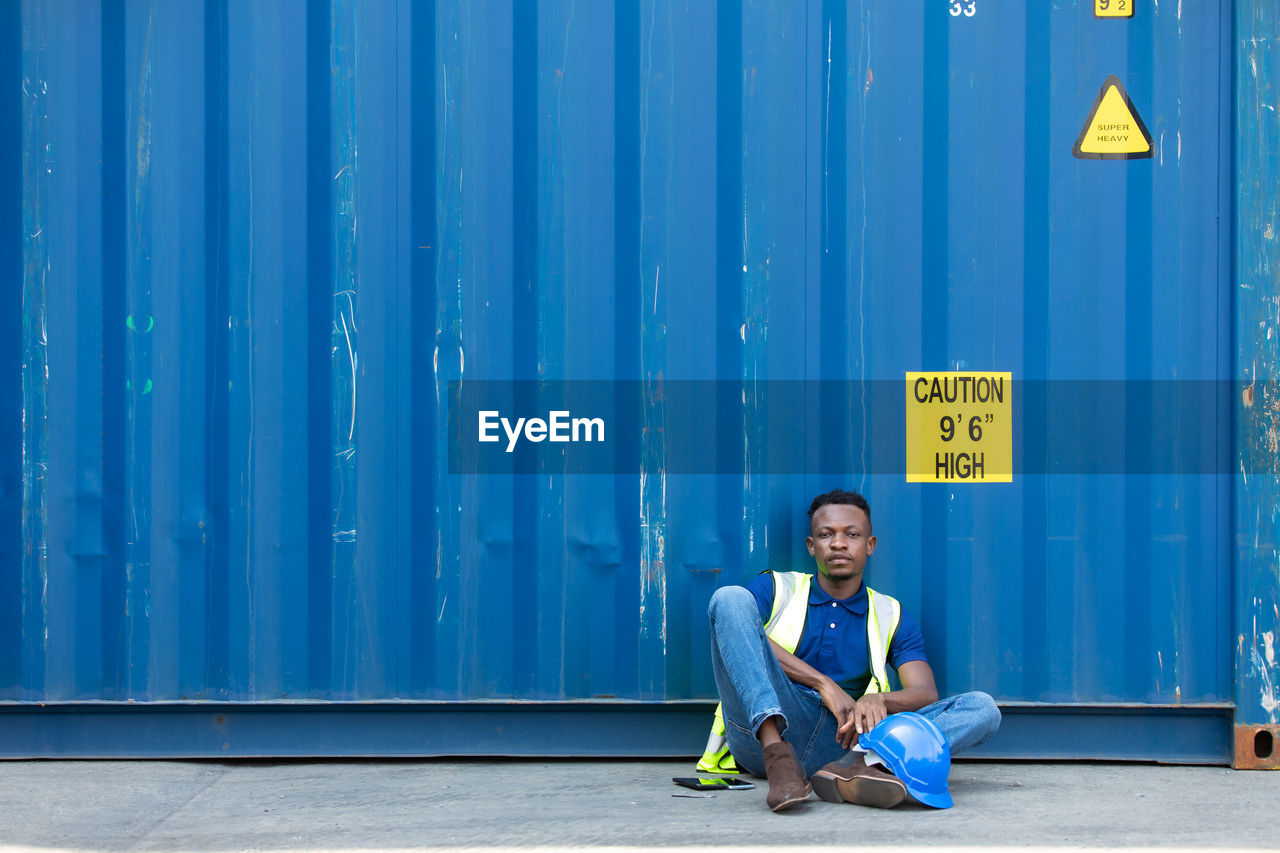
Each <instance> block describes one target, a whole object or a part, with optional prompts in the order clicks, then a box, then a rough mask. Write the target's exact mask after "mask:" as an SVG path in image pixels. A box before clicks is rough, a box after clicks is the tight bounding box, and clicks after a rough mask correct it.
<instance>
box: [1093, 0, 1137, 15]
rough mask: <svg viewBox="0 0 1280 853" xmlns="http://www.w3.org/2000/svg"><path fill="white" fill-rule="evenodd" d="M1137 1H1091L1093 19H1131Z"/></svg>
mask: <svg viewBox="0 0 1280 853" xmlns="http://www.w3.org/2000/svg"><path fill="white" fill-rule="evenodd" d="M1135 2H1137V0H1093V16H1094V17H1095V18H1132V17H1133V4H1134V3H1135Z"/></svg>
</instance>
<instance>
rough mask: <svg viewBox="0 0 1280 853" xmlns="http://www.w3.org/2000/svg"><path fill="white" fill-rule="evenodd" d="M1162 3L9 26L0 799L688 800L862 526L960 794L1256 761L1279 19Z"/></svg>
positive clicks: (5, 26)
mask: <svg viewBox="0 0 1280 853" xmlns="http://www.w3.org/2000/svg"><path fill="white" fill-rule="evenodd" d="M1185 6H1186V7H1185V8H1184V4H1180V3H1177V4H1174V3H1164V4H1161V3H1158V2H1156V0H1136V4H1135V13H1134V15H1133V16H1132V17H1131V18H1124V19H1120V18H1102V17H1097V16H1096V15H1095V9H1094V4H1093V3H1088V2H1081V3H1063V4H1045V3H1030V4H1021V3H1010V2H1003V0H961V1H960V2H957V0H927V2H923V3H905V4H903V3H890V2H886V1H885V0H840V1H839V2H837V0H807V2H793V0H720V2H715V3H676V2H669V0H617V2H612V3H610V2H596V3H574V2H572V0H536V2H535V0H507V2H487V0H486V2H464V0H423V2H409V0H397V2H390V3H376V2H357V0H332V2H324V3H306V2H302V0H282V2H278V3H265V4H263V3H254V2H249V0H204V2H202V3H187V2H176V3H174V2H171V3H162V2H155V0H151V2H145V0H103V2H101V3H100V4H90V5H86V4H81V3H69V2H67V0H21V2H9V3H3V4H0V39H2V40H3V42H4V43H3V46H2V47H0V270H3V272H2V273H0V299H2V300H3V303H4V304H5V305H7V306H9V308H10V310H9V311H8V312H6V313H5V315H4V316H7V317H8V318H9V320H8V324H7V328H6V330H5V332H4V333H3V334H0V408H2V410H3V412H4V415H3V417H0V531H3V532H0V754H3V755H9V756H30V755H84V756H92V755H310V754H317V755H335V754H512V753H514V754H565V755H575V754H605V755H608V754H618V755H654V754H677V755H679V754H692V753H695V752H697V751H699V750H700V749H701V745H702V739H703V737H704V736H705V726H706V723H707V713H708V710H709V708H710V705H711V703H712V702H713V701H714V697H715V685H714V681H713V679H712V677H711V671H710V659H709V655H708V651H707V649H708V628H707V621H706V617H705V609H706V604H707V601H708V598H709V597H710V595H711V593H712V592H713V591H714V590H715V589H716V588H718V587H720V586H723V585H726V584H737V583H743V582H745V581H746V580H748V579H749V578H750V577H752V576H753V575H754V574H755V573H757V572H760V571H763V570H766V569H770V568H807V567H811V565H812V564H811V561H810V558H809V557H808V556H807V554H806V552H805V550H804V536H805V534H806V533H807V520H806V518H805V515H804V510H805V509H806V508H807V506H808V502H809V500H810V499H811V498H812V497H813V495H815V494H816V493H818V492H821V491H825V490H827V489H830V488H835V487H846V488H857V489H859V490H861V491H864V492H865V493H866V495H867V496H868V498H869V499H870V501H871V505H872V507H873V513H874V518H875V526H876V534H877V536H878V537H879V540H880V548H879V550H878V551H877V553H876V556H875V557H874V559H873V562H872V564H871V569H870V572H871V582H872V583H873V584H874V585H875V586H876V587H877V588H882V589H885V590H886V591H889V592H891V593H893V594H894V595H896V596H897V597H899V598H900V599H901V600H902V602H903V604H904V605H905V606H906V607H907V608H908V609H909V610H910V611H911V612H912V613H914V614H915V615H916V616H917V617H918V618H919V620H920V622H921V623H922V625H923V628H924V632H925V637H926V640H927V643H928V647H929V652H930V659H931V662H932V664H933V667H934V670H935V672H936V673H937V675H938V679H939V686H940V688H941V689H942V690H943V691H944V692H957V691H961V690H970V689H980V690H985V691H988V692H990V693H991V694H993V695H994V696H995V697H996V698H997V699H998V700H999V701H1000V702H1001V703H1002V706H1003V707H1004V708H1005V711H1006V720H1007V722H1006V726H1005V730H1004V732H1003V733H1002V735H1001V737H1000V738H998V739H997V740H996V741H993V742H992V743H991V744H990V745H989V746H988V747H987V748H986V752H984V753H982V754H986V755H992V756H1016V757H1112V758H1140V759H1156V760H1171V761H1192V762H1223V763H1225V762H1228V761H1231V760H1235V761H1236V762H1237V763H1238V764H1240V765H1241V766H1253V765H1256V764H1258V763H1262V764H1265V763H1266V762H1267V761H1269V760H1270V761H1272V763H1274V758H1270V757H1269V756H1268V755H1264V754H1263V753H1262V751H1261V750H1262V744H1264V743H1265V742H1266V741H1265V738H1264V735H1266V734H1267V733H1268V732H1270V733H1271V734H1275V733H1276V732H1277V729H1276V724H1277V723H1278V722H1280V710H1278V709H1277V699H1278V698H1280V692H1278V690H1277V680H1278V679H1280V665H1278V664H1277V662H1276V659H1275V654H1274V642H1275V634H1276V632H1277V630H1280V611H1277V609H1276V608H1277V603H1278V602H1280V575H1278V574H1277V569H1276V565H1277V560H1276V555H1277V553H1278V549H1280V539H1278V538H1277V530H1278V528H1280V516H1278V513H1280V487H1278V482H1280V481H1278V480H1277V476H1278V475H1280V465H1278V464H1277V462H1276V458H1277V451H1276V435H1277V431H1278V430H1280V403H1278V402H1277V400H1278V399H1280V398H1278V397H1277V386H1276V385H1275V374H1276V372H1277V367H1280V352H1278V350H1277V347H1280V334H1277V332H1280V326H1278V325H1277V323H1278V322H1280V309H1277V307H1276V306H1277V304H1280V281H1277V279H1276V275H1275V270H1276V269H1280V248H1277V242H1276V240H1275V235H1274V231H1275V229H1276V228H1280V221H1277V209H1278V206H1277V197H1276V193H1275V187H1276V186H1277V171H1280V159H1278V158H1280V125H1278V123H1277V116H1276V93H1277V91H1280V64H1277V62H1276V58H1275V56H1274V51H1269V50H1267V49H1266V47H1265V46H1266V45H1267V44H1274V42H1275V39H1276V37H1277V36H1278V35H1280V15H1277V13H1276V11H1275V10H1274V9H1273V8H1271V6H1270V5H1269V4H1267V3H1264V2H1259V0H1244V2H1239V3H1236V4H1234V5H1233V4H1228V3H1225V2H1221V3H1219V2H1213V3H1201V4H1185ZM1260 45H1261V46H1260ZM1113 75H1114V78H1115V80H1116V81H1117V82H1118V84H1119V87H1120V89H1119V91H1123V92H1124V93H1125V94H1126V95H1127V100H1126V101H1124V108H1125V109H1127V110H1129V111H1130V113H1131V114H1132V115H1133V116H1134V117H1135V118H1136V120H1137V122H1138V123H1140V124H1141V125H1143V126H1144V128H1145V131H1146V133H1147V136H1148V137H1149V143H1148V145H1147V149H1146V150H1145V151H1140V152H1138V154H1140V155H1141V156H1136V157H1134V158H1132V159H1095V158H1090V157H1088V156H1085V157H1080V156H1073V146H1075V147H1076V148H1077V149H1079V148H1080V141H1079V140H1080V139H1081V136H1082V129H1083V130H1087V129H1088V127H1090V126H1093V125H1097V124H1100V123H1102V122H1103V119H1102V118H1096V120H1095V117H1094V116H1093V110H1094V108H1095V107H1097V106H1105V107H1106V109H1111V108H1113V107H1112V106H1111V105H1113V104H1114V103H1115V102H1113V101H1108V100H1107V99H1104V98H1103V93H1104V90H1105V86H1104V84H1105V83H1106V81H1108V80H1109V78H1111V77H1112V76H1113ZM1099 115H1100V116H1102V115H1106V114H1105V113H1100V114H1099ZM1135 141H1136V142H1137V145H1138V147H1141V141H1140V140H1135ZM1088 146H1089V143H1086V144H1085V148H1088ZM1083 153H1085V154H1086V155H1087V153H1088V152H1087V151H1085V152H1083ZM911 371H954V372H962V373H963V372H990V371H998V372H1007V373H1009V374H1011V384H1010V386H1009V387H1010V390H1011V395H1013V409H1012V411H1013V438H1012V441H1013V445H1012V447H1013V464H1014V468H1015V472H1014V476H1013V478H1012V482H1009V483H996V482H988V483H968V482H964V483H955V482H951V483H917V482H908V481H907V479H906V477H905V476H904V475H905V469H904V462H903V459H904V456H903V454H904V452H905V451H904V446H903V442H904V440H905V439H904V431H905V425H904V411H903V408H902V405H903V404H902V401H903V397H904V374H905V373H907V372H911ZM477 401H478V402H477ZM494 401H497V402H494ZM566 401H572V402H574V403H577V404H578V405H579V409H578V411H580V412H584V411H587V410H588V409H590V410H591V412H590V413H591V414H600V413H604V414H603V415H602V416H601V419H602V421H603V422H604V423H605V424H606V426H604V427H602V429H607V430H608V433H607V435H608V437H609V438H610V439H611V442H606V445H607V446H602V447H597V448H587V449H581V450H579V449H575V448H570V449H565V448H563V447H553V445H552V443H550V442H547V443H544V444H539V445H536V446H535V445H532V444H526V446H525V447H524V448H522V450H521V452H520V453H513V454H510V455H509V456H508V455H506V454H505V453H504V444H503V442H505V441H506V439H505V438H504V439H503V440H502V442H499V443H497V444H494V445H492V446H487V445H486V446H484V447H482V446H481V444H480V443H479V442H478V441H477V439H476V436H475V432H474V426H473V424H474V420H472V418H474V417H475V413H476V412H477V411H479V410H480V409H482V408H483V407H484V406H489V405H493V406H499V405H500V404H505V405H506V406H507V409H508V410H509V411H511V412H518V413H519V414H520V415H522V416H527V415H530V414H533V413H535V412H547V411H550V410H555V409H556V407H557V406H568V405H569V403H568V402H566ZM481 404H483V406H482V405H481ZM484 410H485V411H487V410H488V409H487V408H484ZM505 413H506V412H505V411H504V414H505ZM495 429H496V427H495ZM496 434H498V433H495V435H496ZM491 450H492V451H493V452H492V453H490V452H489V451H491ZM486 454H487V455H486ZM575 454H587V455H575ZM362 723H368V725H363V724H362ZM442 723H443V725H442ZM1233 729H1234V730H1235V733H1234V734H1233ZM637 730H643V731H644V733H643V734H642V735H635V734H634V732H636V731H637ZM352 732H358V734H352ZM1241 733H1243V738H1244V739H1243V740H1241V739H1240V738H1241V737H1242V735H1241ZM1267 736H1270V735H1267ZM1259 738H1263V739H1261V740H1259ZM1241 744H1244V746H1241ZM1246 747H1247V748H1246ZM1242 750H1243V751H1244V752H1242ZM1249 750H1253V752H1252V753H1250V752H1249ZM1245 753H1248V754H1245Z"/></svg>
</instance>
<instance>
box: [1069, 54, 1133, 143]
mask: <svg viewBox="0 0 1280 853" xmlns="http://www.w3.org/2000/svg"><path fill="white" fill-rule="evenodd" d="M1152 150H1153V149H1152V146H1151V134H1150V133H1147V126H1146V125H1145V124H1143V123H1142V118H1141V117H1140V116H1139V115H1138V111H1137V110H1136V109H1134V108H1133V101H1130V100H1129V93H1128V92H1126V91H1125V90H1124V86H1122V85H1121V84H1120V78H1119V77H1117V76H1116V75H1114V74H1112V75H1111V76H1110V77H1108V78H1107V79H1106V81H1105V82H1104V83H1103V84H1102V91H1100V92H1098V99H1097V100H1096V101H1094V102H1093V109H1092V110H1090V111H1089V118H1088V120H1087V121H1085V123H1084V127H1083V128H1082V129H1081V130H1080V137H1079V138H1078V139H1076V145H1075V147H1074V148H1072V149H1071V153H1072V154H1074V155H1075V156H1076V157H1078V158H1080V159H1081V160H1143V159H1146V158H1149V157H1150V156H1151V154H1152Z"/></svg>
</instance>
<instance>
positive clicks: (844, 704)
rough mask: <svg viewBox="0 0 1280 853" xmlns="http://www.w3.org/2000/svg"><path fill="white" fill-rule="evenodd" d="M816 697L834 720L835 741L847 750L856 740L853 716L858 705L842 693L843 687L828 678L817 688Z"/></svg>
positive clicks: (846, 694)
mask: <svg viewBox="0 0 1280 853" xmlns="http://www.w3.org/2000/svg"><path fill="white" fill-rule="evenodd" d="M818 695H819V696H821V697H822V704H823V705H826V706H827V710H829V711H830V712H831V715H832V716H833V717H835V718H836V740H837V741H838V742H839V743H840V745H841V746H842V747H844V748H845V749H849V748H850V747H852V746H853V744H854V742H855V741H856V740H857V738H858V733H857V732H856V731H855V730H854V725H853V715H854V713H855V711H857V708H858V703H857V702H856V701H854V698H853V697H852V696H850V695H849V694H848V693H846V692H844V688H843V687H841V686H840V685H838V684H836V683H835V682H834V681H832V680H831V679H829V678H828V679H827V680H826V681H825V682H824V683H823V685H822V686H821V687H820V688H818Z"/></svg>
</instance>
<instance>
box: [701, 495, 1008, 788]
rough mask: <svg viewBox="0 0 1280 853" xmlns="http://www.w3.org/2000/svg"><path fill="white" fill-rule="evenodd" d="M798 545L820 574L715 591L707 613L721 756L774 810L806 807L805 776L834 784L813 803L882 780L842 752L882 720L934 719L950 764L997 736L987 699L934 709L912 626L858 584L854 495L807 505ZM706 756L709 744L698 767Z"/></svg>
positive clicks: (864, 538) (860, 562) (994, 711)
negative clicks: (870, 778) (763, 787)
mask: <svg viewBox="0 0 1280 853" xmlns="http://www.w3.org/2000/svg"><path fill="white" fill-rule="evenodd" d="M805 544H806V546H807V547H808V549H809V553H810V555H812V556H813V558H814V560H815V562H816V563H817V568H818V571H817V574H816V575H809V574H807V573H802V572H765V573H763V574H761V575H759V576H758V577H756V578H755V579H754V580H752V581H751V582H750V583H749V584H747V586H746V587H740V586H729V587H723V588H721V589H719V590H717V591H716V593H715V595H713V596H712V597H711V604H710V607H709V615H710V617H711V654H712V666H713V669H714V671H715V678H716V687H717V689H718V690H719V693H720V703H721V707H722V711H723V717H724V728H725V737H726V739H727V748H728V750H729V751H730V752H732V757H733V759H734V761H735V762H736V764H737V766H738V767H739V768H742V769H743V770H746V771H747V772H749V773H752V774H754V775H756V776H766V777H767V778H768V780H769V796H768V803H769V807H770V808H771V809H773V810H774V811H781V810H782V809H785V808H788V807H789V806H792V805H794V804H796V803H798V802H802V801H804V800H805V799H807V798H808V796H809V793H810V791H811V790H812V788H811V786H810V784H809V778H810V777H812V776H816V777H817V778H819V779H824V780H831V782H832V783H833V784H831V785H827V786H826V787H824V788H822V789H820V793H821V791H822V790H828V791H830V790H834V782H835V781H837V780H848V779H851V778H852V777H854V776H856V775H858V774H866V773H872V774H879V773H883V771H881V770H878V769H870V768H867V767H866V765H865V764H864V763H863V762H862V759H861V754H860V753H851V752H849V750H850V747H852V746H853V745H854V744H855V743H856V741H857V738H858V737H859V736H860V735H861V734H863V733H864V732H868V731H870V730H871V729H872V728H873V727H874V726H875V725H876V724H877V723H879V722H880V721H881V720H883V719H884V718H885V717H886V716H888V715H889V714H894V713H897V712H899V711H917V712H918V713H920V714H921V715H923V716H924V717H927V718H928V719H930V720H932V721H933V722H934V724H935V725H936V726H937V727H938V728H939V729H940V730H941V732H942V734H943V735H945V737H946V738H947V741H948V742H949V744H950V747H951V752H952V754H954V753H957V752H960V751H962V750H964V749H967V748H969V747H971V746H976V745H977V744H980V743H983V742H984V741H986V740H987V739H988V738H990V737H991V735H992V734H994V733H995V731H996V729H997V728H999V726H1000V711H999V709H998V708H997V707H996V704H995V702H994V701H993V700H992V698H991V697H990V696H988V695H987V694H985V693H976V692H975V693H964V694H961V695H959V696H953V697H952V698H950V699H945V700H943V701H941V702H939V701H938V689H937V687H936V686H935V684H934V679H933V670H932V669H931V668H930V667H929V662H928V660H927V659H926V657H925V651H924V639H923V637H922V636H921V634H920V628H919V626H918V625H917V624H916V622H915V620H914V619H912V618H911V616H910V615H909V614H907V613H906V612H905V611H904V610H902V608H901V606H900V605H899V604H898V602H897V601H896V600H894V599H893V598H890V597H889V596H887V595H885V594H883V593H879V592H876V591H875V590H872V589H868V588H867V587H866V585H865V584H864V583H863V582H862V581H863V572H864V570H865V569H866V565H867V559H868V558H869V557H870V556H871V555H872V553H874V552H875V549H876V537H875V536H873V535H872V533H871V508H870V507H869V506H868V505H867V501H866V499H865V498H863V497H862V495H860V494H858V493H857V492H846V491H840V490H837V491H833V492H828V493H827V494H824V495H819V496H818V497H816V498H814V500H813V503H812V505H810V507H809V536H808V537H807V538H806V539H805ZM813 581H816V583H814V582H813ZM766 626H767V630H766ZM886 666H888V667H892V668H893V669H895V670H896V671H897V673H898V678H899V680H900V681H901V683H902V688H901V689H900V690H893V691H890V689H889V684H888V681H887V679H886ZM713 752H715V748H714V747H712V746H709V747H708V755H707V756H704V757H703V760H704V763H705V762H707V761H708V759H709V757H710V756H711V754H712V753H713ZM711 760H719V759H717V758H712V759H711ZM699 766H700V767H703V766H704V764H700V765H699ZM890 778H892V777H890ZM893 784H897V780H893ZM840 790H841V791H844V790H851V789H846V788H844V787H841V788H840ZM824 798H826V797H825V795H824ZM845 799H846V801H849V796H848V795H846V796H845ZM854 799H855V801H856V798H854ZM864 804H865V805H884V804H885V803H884V801H883V800H882V799H881V798H876V801H874V802H866V803H864Z"/></svg>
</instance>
